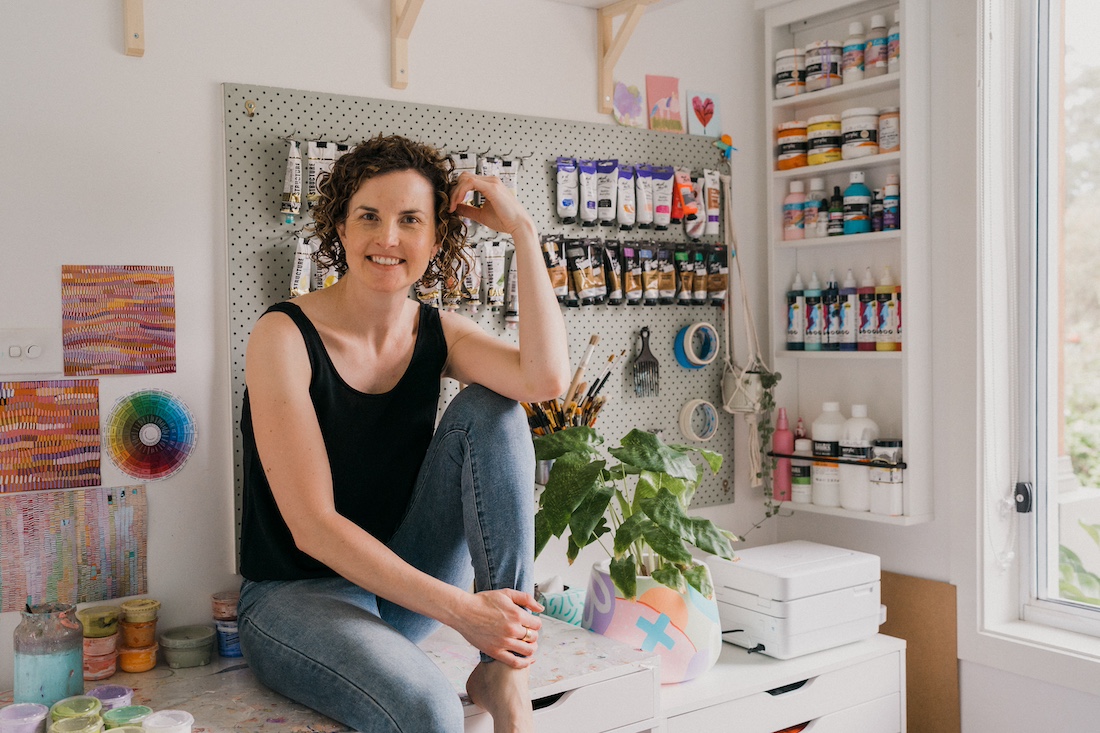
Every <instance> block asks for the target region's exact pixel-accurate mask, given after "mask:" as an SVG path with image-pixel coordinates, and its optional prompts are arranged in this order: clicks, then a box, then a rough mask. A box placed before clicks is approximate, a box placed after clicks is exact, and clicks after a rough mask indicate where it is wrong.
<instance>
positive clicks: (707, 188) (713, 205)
mask: <svg viewBox="0 0 1100 733" xmlns="http://www.w3.org/2000/svg"><path fill="white" fill-rule="evenodd" d="M703 192H704V194H705V197H704V198H703V201H706V208H707V228H706V231H705V232H704V234H706V235H707V236H708V237H717V236H718V224H719V221H720V219H721V216H722V180H721V177H720V176H719V175H718V171H712V170H708V169H703Z"/></svg>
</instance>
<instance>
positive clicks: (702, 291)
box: [691, 244, 710, 305]
mask: <svg viewBox="0 0 1100 733" xmlns="http://www.w3.org/2000/svg"><path fill="white" fill-rule="evenodd" d="M708 252H710V247H709V246H707V245H705V244H704V245H699V246H698V247H696V248H695V251H694V252H692V253H691V264H692V266H693V267H694V268H695V277H694V279H693V282H692V284H691V303H692V305H706V304H707V302H708V301H709V300H710V294H709V293H708V292H707V254H708Z"/></svg>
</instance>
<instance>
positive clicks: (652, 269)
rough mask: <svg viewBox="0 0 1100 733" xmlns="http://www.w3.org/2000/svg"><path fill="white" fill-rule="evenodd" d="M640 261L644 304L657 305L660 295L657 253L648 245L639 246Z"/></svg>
mask: <svg viewBox="0 0 1100 733" xmlns="http://www.w3.org/2000/svg"><path fill="white" fill-rule="evenodd" d="M638 261H639V262H640V263H641V265H642V304H643V305H657V298H658V297H660V294H661V293H660V290H659V289H658V286H657V284H658V281H657V278H658V275H659V273H658V272H657V268H658V263H657V256H656V253H655V252H654V251H653V249H652V248H650V247H648V246H641V247H639V248H638Z"/></svg>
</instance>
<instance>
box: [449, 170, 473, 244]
mask: <svg viewBox="0 0 1100 733" xmlns="http://www.w3.org/2000/svg"><path fill="white" fill-rule="evenodd" d="M451 160H452V161H454V164H455V167H454V172H453V175H454V178H455V179H456V180H457V179H458V177H459V176H460V175H462V174H463V173H470V174H474V173H477V156H476V155H474V154H473V153H467V152H462V153H455V154H454V155H452V156H451ZM462 203H464V204H468V205H469V206H473V205H474V192H473V191H467V192H466V196H465V198H463V199H462ZM462 221H463V222H464V223H465V224H466V231H467V232H470V231H473V229H474V227H475V226H477V223H476V222H474V221H472V220H470V219H467V218H466V217H462Z"/></svg>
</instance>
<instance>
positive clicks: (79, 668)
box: [15, 603, 84, 706]
mask: <svg viewBox="0 0 1100 733" xmlns="http://www.w3.org/2000/svg"><path fill="white" fill-rule="evenodd" d="M75 608H76V607H75V606H73V605H70V604H68V603H43V604H40V605H37V606H28V610H26V611H23V620H22V621H20V622H19V625H18V626H17V627H15V702H36V703H40V704H42V705H47V706H49V705H53V704H54V703H55V702H57V701H58V700H61V699H63V698H66V697H72V696H73V695H80V694H82V693H83V692H84V629H83V627H82V626H81V624H80V620H79V619H77V617H76V613H75Z"/></svg>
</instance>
